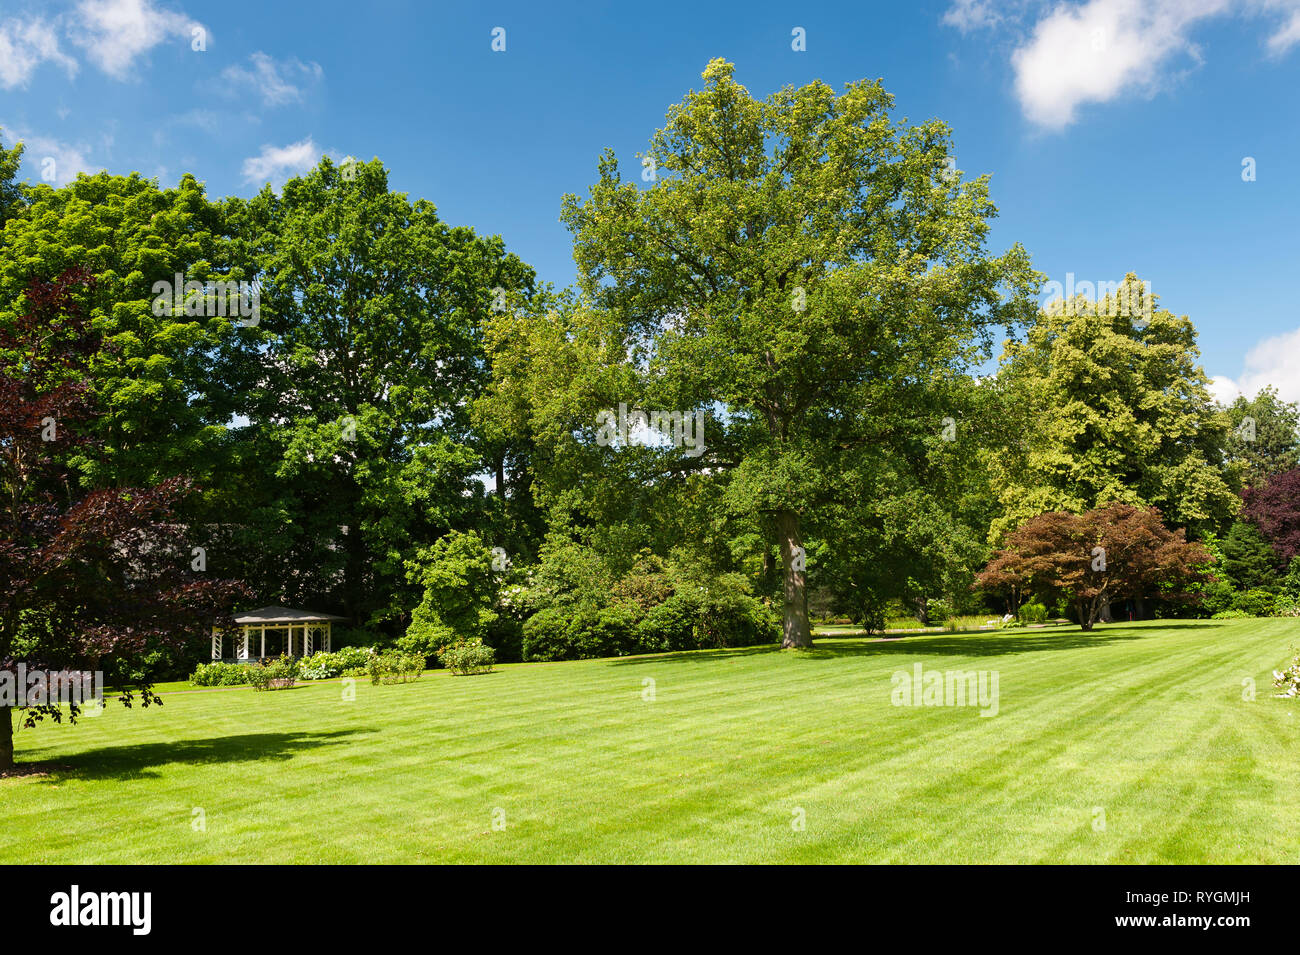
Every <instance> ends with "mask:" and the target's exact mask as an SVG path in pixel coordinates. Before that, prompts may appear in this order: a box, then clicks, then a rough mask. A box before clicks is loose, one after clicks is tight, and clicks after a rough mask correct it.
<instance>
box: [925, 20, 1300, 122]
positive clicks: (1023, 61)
mask: <svg viewBox="0 0 1300 955" xmlns="http://www.w3.org/2000/svg"><path fill="white" fill-rule="evenodd" d="M1227 15H1233V16H1244V17H1267V18H1270V19H1272V20H1278V19H1279V18H1280V20H1281V22H1280V23H1275V24H1274V26H1273V28H1272V32H1271V34H1270V36H1269V37H1268V39H1267V41H1266V44H1265V45H1266V47H1267V49H1268V51H1269V52H1270V53H1271V54H1273V55H1275V56H1278V55H1281V54H1282V53H1285V52H1286V51H1287V50H1289V49H1290V48H1291V47H1292V46H1294V45H1296V44H1298V43H1300V0H1085V2H1083V3H1065V2H1059V3H1051V4H1048V3H1039V4H1036V5H1035V8H1034V10H1033V12H1032V13H1031V14H1030V15H1029V16H1028V17H1027V18H1024V17H1021V16H1020V15H1019V13H1018V11H1015V12H1014V13H1010V14H1009V13H1008V12H1007V9H1006V8H1004V7H1002V6H1001V5H999V6H998V7H997V8H996V9H995V8H994V7H993V6H992V5H991V3H990V2H989V0H952V3H951V5H950V6H949V8H948V10H947V11H946V12H945V13H944V15H943V20H942V22H943V23H944V24H946V25H948V26H953V27H956V28H957V29H959V30H961V31H962V32H963V33H965V32H969V31H971V30H974V29H981V28H983V29H987V28H992V27H997V26H1002V25H1007V28H1008V29H1013V30H1015V31H1016V33H1017V34H1018V35H1017V36H1016V38H1015V48H1014V51H1013V52H1012V54H1011V66H1012V69H1013V71H1014V73H1015V90H1016V96H1017V98H1018V99H1019V100H1020V107H1021V109H1022V111H1023V112H1024V114H1025V116H1026V117H1027V118H1028V119H1029V120H1030V121H1031V122H1033V123H1034V124H1035V125H1038V126H1041V127H1044V128H1046V129H1053V130H1060V129H1063V128H1065V127H1066V126H1068V125H1070V123H1072V122H1074V121H1075V119H1076V118H1077V116H1078V110H1079V108H1080V107H1081V106H1084V105H1086V104H1089V103H1106V102H1110V101H1111V100H1114V99H1117V98H1118V97H1120V96H1123V95H1131V94H1136V95H1143V96H1151V95H1153V94H1155V93H1157V92H1159V91H1160V90H1161V89H1164V88H1165V87H1167V86H1168V85H1170V84H1171V83H1172V82H1174V81H1176V80H1177V78H1178V77H1179V75H1180V74H1181V73H1182V72H1183V71H1185V70H1186V69H1188V68H1191V67H1194V66H1196V65H1198V64H1199V63H1200V62H1201V51H1200V48H1199V47H1198V46H1197V44H1196V43H1195V42H1194V41H1193V40H1192V34H1193V32H1194V30H1195V29H1196V27H1197V26H1198V25H1200V24H1202V23H1203V22H1205V21H1207V20H1210V19H1212V18H1215V17H1221V16H1227ZM1025 19H1028V20H1029V21H1030V22H1032V24H1033V25H1032V27H1028V28H1027V27H1025V26H1024V25H1023V22H1024V20H1025Z"/></svg>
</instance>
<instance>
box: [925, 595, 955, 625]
mask: <svg viewBox="0 0 1300 955" xmlns="http://www.w3.org/2000/svg"><path fill="white" fill-rule="evenodd" d="M955 613H956V610H955V609H954V608H953V605H952V601H951V600H947V599H945V598H943V597H938V598H936V599H934V600H928V601H926V604H925V617H926V619H927V620H928V621H929V626H931V627H939V626H942V625H943V624H944V623H945V622H946V621H947V620H948V618H949V617H951V616H953V615H954V614H955Z"/></svg>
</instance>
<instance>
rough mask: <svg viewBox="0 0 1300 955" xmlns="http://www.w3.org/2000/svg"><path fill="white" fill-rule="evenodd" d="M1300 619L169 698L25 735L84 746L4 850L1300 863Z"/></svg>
mask: <svg viewBox="0 0 1300 955" xmlns="http://www.w3.org/2000/svg"><path fill="white" fill-rule="evenodd" d="M1295 642H1300V622H1297V621H1292V620H1245V621H1215V622H1209V621H1174V622H1150V623H1142V624H1133V625H1130V624H1119V625H1114V626H1111V627H1108V628H1104V629H1102V630H1100V631H1098V632H1097V633H1095V634H1081V633H1080V632H1078V631H1072V630H1057V631H1048V632H1042V631H1037V632H1036V631H1030V632H1015V631H1011V632H1008V631H991V632H979V633H970V634H963V635H952V634H932V635H926V636H917V637H908V638H905V639H903V640H897V641H873V640H869V639H861V638H859V639H840V638H837V639H826V640H821V641H819V648H818V649H817V650H815V651H813V652H811V653H806V654H795V653H781V652H777V651H773V650H766V649H763V650H742V651H717V652H702V653H693V654H679V655H666V656H660V657H645V658H633V659H624V660H597V661H583V662H578V663H562V664H525V665H512V666H507V667H502V668H500V669H499V670H498V671H497V672H496V673H493V674H489V675H486V676H480V677H470V678H453V677H450V676H448V675H447V674H446V673H442V672H439V673H430V674H426V675H425V677H424V678H423V679H421V680H420V681H419V682H417V683H412V684H406V685H397V686H383V687H371V686H369V685H368V684H365V683H359V684H358V685H357V699H356V701H355V702H353V703H344V702H342V687H341V686H340V685H339V684H325V685H315V686H313V685H306V686H303V687H301V688H298V689H294V690H292V691H288V692H278V693H269V694H254V693H252V692H251V691H247V690H237V691H231V692H229V693H214V694H174V695H171V696H169V697H168V698H167V703H166V705H165V706H164V707H163V709H162V710H161V711H154V710H150V711H147V712H140V711H123V710H121V709H118V708H110V709H109V710H108V711H107V712H106V713H105V715H104V716H101V717H98V718H96V719H94V720H87V721H83V723H82V725H81V726H78V727H76V728H69V727H66V726H64V727H58V726H48V725H43V726H40V727H37V728H36V729H33V730H24V731H22V732H21V733H20V734H19V737H18V750H19V755H20V758H21V759H24V760H43V761H49V762H51V763H54V764H62V765H65V766H67V767H68V768H67V769H66V770H56V771H55V772H54V773H53V774H52V775H50V776H46V777H35V778H26V779H13V780H7V781H4V782H0V813H2V814H3V818H4V819H5V825H4V826H3V828H2V830H0V860H3V861H25V862H30V861H50V862H105V861H111V862H155V861H164V862H165V861H181V862H224V861H231V862H234V861H241V862H242V861H246V862H291V861H303V862H330V863H340V862H366V861H375V862H380V861H382V862H393V861H396V862H401V861H484V862H510V861H518V862H546V861H611V862H635V861H665V862H669V861H830V862H853V861H872V862H883V861H890V862H938V861H962V862H976V861H995V862H1066V861H1069V862H1110V861H1119V862H1253V861H1269V862H1295V861H1298V857H1297V851H1296V849H1295V848H1294V847H1293V846H1292V845H1291V841H1292V840H1290V839H1289V834H1290V833H1292V832H1294V831H1295V828H1296V824H1297V822H1300V800H1298V799H1297V796H1296V793H1295V787H1294V785H1293V784H1292V782H1291V781H1292V778H1293V775H1294V773H1293V771H1292V767H1293V765H1294V759H1293V755H1292V754H1293V753H1294V752H1295V743H1296V725H1297V718H1296V717H1295V710H1296V707H1295V704H1294V703H1293V702H1292V701H1284V700H1277V699H1273V698H1272V697H1271V692H1272V691H1271V688H1270V685H1269V670H1270V669H1271V668H1273V667H1275V666H1277V665H1279V664H1280V663H1281V662H1282V661H1283V660H1284V659H1285V658H1286V650H1287V646H1288V645H1289V644H1290V643H1295ZM917 662H919V663H921V664H922V666H923V667H924V669H925V670H927V671H928V670H939V671H943V670H997V671H998V673H999V676H1000V680H999V690H1000V700H999V710H1000V712H999V715H997V716H996V717H991V718H985V717H980V716H979V710H978V708H976V707H964V708H961V707H925V706H920V707H895V706H892V705H891V703H890V691H891V689H892V686H891V682H890V676H891V674H892V673H893V672H895V671H897V670H902V671H904V672H907V673H910V672H911V671H912V667H913V664H915V663H917ZM1247 676H1250V677H1253V678H1254V679H1255V680H1256V681H1257V683H1258V694H1259V697H1258V699H1257V700H1256V701H1254V702H1246V701H1243V700H1242V699H1241V680H1242V679H1243V678H1244V677H1247ZM646 677H651V678H653V679H654V681H655V686H654V691H655V699H654V701H653V702H647V701H644V700H643V699H642V690H643V684H642V681H643V679H644V678H646ZM195 807H200V808H202V809H203V810H204V812H205V813H206V819H207V831H206V832H195V831H193V829H192V828H191V825H190V823H191V818H192V817H191V812H192V810H193V809H194V808H195ZM1094 807H1102V808H1103V809H1104V810H1105V812H1106V827H1105V829H1104V830H1101V831H1098V830H1096V829H1094V828H1093V824H1092V823H1093V815H1092V813H1093V808H1094ZM497 808H500V809H502V810H504V812H505V821H506V827H505V829H504V830H502V831H497V830H495V829H494V828H493V826H492V812H493V810H494V809H497ZM796 809H800V810H802V811H803V812H804V813H805V814H806V820H807V825H806V828H805V829H803V830H802V831H797V830H796V829H795V828H794V827H792V825H791V822H792V819H793V818H794V816H793V814H794V811H795V810H796Z"/></svg>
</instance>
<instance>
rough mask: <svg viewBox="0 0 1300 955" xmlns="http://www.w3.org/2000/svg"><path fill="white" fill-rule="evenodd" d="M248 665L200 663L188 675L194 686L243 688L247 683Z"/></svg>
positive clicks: (249, 666) (249, 667)
mask: <svg viewBox="0 0 1300 955" xmlns="http://www.w3.org/2000/svg"><path fill="white" fill-rule="evenodd" d="M252 666H253V665H252V664H248V663H221V662H216V663H200V664H199V665H198V666H197V667H195V668H194V672H193V673H192V674H191V675H190V682H191V683H193V684H194V685H195V686H243V685H244V684H245V683H247V682H248V671H249V670H250V669H251V668H252Z"/></svg>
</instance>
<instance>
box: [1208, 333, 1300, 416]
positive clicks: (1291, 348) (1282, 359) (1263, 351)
mask: <svg viewBox="0 0 1300 955" xmlns="http://www.w3.org/2000/svg"><path fill="white" fill-rule="evenodd" d="M1265 385H1272V386H1274V387H1275V388H1277V391H1278V395H1279V397H1281V398H1282V400H1283V401H1300V328H1297V329H1295V330H1294V331H1290V332H1283V333H1282V334H1281V335H1274V336H1273V337H1272V338H1265V339H1264V340H1263V341H1261V342H1260V343H1259V344H1257V345H1256V346H1255V347H1254V348H1252V349H1251V350H1250V351H1249V352H1247V353H1246V358H1245V361H1244V362H1243V364H1242V371H1241V374H1240V375H1238V376H1237V377H1236V378H1229V377H1227V376H1225V375H1215V376H1214V377H1213V379H1212V383H1211V387H1210V390H1211V393H1212V394H1213V395H1214V397H1215V398H1216V399H1217V400H1218V401H1228V402H1230V401H1232V399H1233V398H1235V397H1236V396H1237V395H1238V394H1244V395H1245V396H1246V397H1247V398H1253V397H1254V396H1255V395H1256V394H1258V393H1259V391H1260V389H1261V388H1263V387H1264V386H1265Z"/></svg>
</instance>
